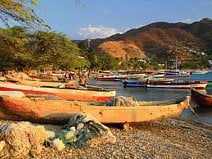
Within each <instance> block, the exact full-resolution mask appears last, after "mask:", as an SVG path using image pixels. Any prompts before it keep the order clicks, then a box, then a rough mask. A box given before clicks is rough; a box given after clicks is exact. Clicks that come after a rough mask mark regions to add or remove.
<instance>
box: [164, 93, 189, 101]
mask: <svg viewBox="0 0 212 159" xmlns="http://www.w3.org/2000/svg"><path fill="white" fill-rule="evenodd" d="M186 93H187V92H182V93H179V94H175V95H173V96H169V97H166V98H164V100H167V99H170V98H173V97H178V96H180V95H183V94H186Z"/></svg>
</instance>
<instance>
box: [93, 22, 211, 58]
mask: <svg viewBox="0 0 212 159" xmlns="http://www.w3.org/2000/svg"><path fill="white" fill-rule="evenodd" d="M211 44H212V20H211V19H209V18H205V19H202V20H200V21H198V22H194V23H192V24H186V23H182V22H178V23H167V22H156V23H152V24H149V25H146V26H143V27H140V28H138V29H132V30H129V31H127V32H125V33H123V34H115V35H113V36H110V37H108V38H105V39H91V40H90V44H89V45H90V46H91V47H94V48H96V49H97V50H98V53H102V52H105V53H108V54H110V55H111V56H113V57H115V58H121V59H122V60H126V59H130V58H150V59H153V60H158V61H160V60H161V61H164V60H167V59H168V58H169V59H171V58H176V57H177V58H178V59H180V60H182V61H188V60H193V59H195V57H197V56H196V55H197V54H199V55H200V54H202V55H207V54H208V55H209V54H211V53H212V45H211Z"/></svg>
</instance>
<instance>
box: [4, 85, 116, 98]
mask: <svg viewBox="0 0 212 159" xmlns="http://www.w3.org/2000/svg"><path fill="white" fill-rule="evenodd" d="M0 90H1V91H22V92H23V93H25V94H41V95H52V96H56V97H59V98H63V99H67V100H82V101H106V100H108V99H111V98H114V97H115V96H116V91H115V90H108V91H107V90H99V91H94V90H87V89H69V88H54V87H53V88H46V87H35V86H27V85H20V84H14V83H4V82H1V83H0Z"/></svg>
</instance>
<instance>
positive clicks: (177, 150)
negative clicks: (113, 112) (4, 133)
mask: <svg viewBox="0 0 212 159" xmlns="http://www.w3.org/2000/svg"><path fill="white" fill-rule="evenodd" d="M14 122H15V121H6V120H0V124H3V123H14ZM41 125H44V126H45V128H47V129H48V130H54V131H55V132H56V133H57V132H58V131H59V130H60V128H61V127H62V126H58V125H50V124H41ZM106 126H108V127H109V129H110V130H111V132H112V134H113V135H115V136H116V138H117V142H116V143H115V144H109V143H108V144H103V145H99V146H97V147H88V148H83V149H69V148H66V149H64V150H62V151H58V150H56V149H54V148H50V147H44V146H43V149H42V152H41V153H40V154H39V155H37V156H36V157H35V158H37V159H52V158H54V159H69V158H77V159H86V158H101V159H102V158H108V159H110V158H126V159H127V158H135V159H140V158H146V159H147V158H148V159H154V158H170V159H171V158H196V159H201V158H202V159H210V158H212V147H211V145H212V127H211V126H206V125H203V124H200V123H196V122H192V121H189V120H185V119H181V118H174V119H166V120H161V121H153V122H142V123H131V124H130V126H131V130H128V131H124V130H123V129H121V128H120V127H118V126H117V125H106Z"/></svg>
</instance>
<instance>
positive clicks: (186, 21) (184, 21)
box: [181, 18, 192, 23]
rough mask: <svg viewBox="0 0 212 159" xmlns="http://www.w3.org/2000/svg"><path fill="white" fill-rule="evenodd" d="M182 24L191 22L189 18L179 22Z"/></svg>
mask: <svg viewBox="0 0 212 159" xmlns="http://www.w3.org/2000/svg"><path fill="white" fill-rule="evenodd" d="M181 22H183V23H191V22H192V20H191V19H190V18H188V19H183V20H181Z"/></svg>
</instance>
